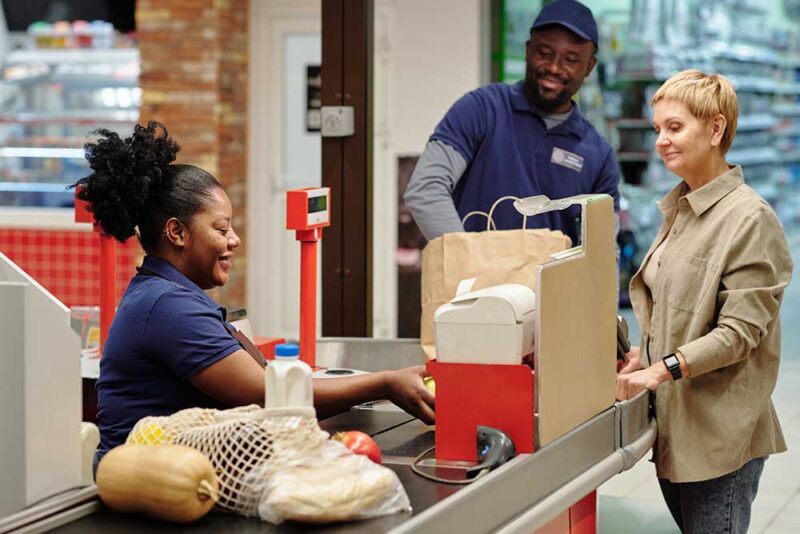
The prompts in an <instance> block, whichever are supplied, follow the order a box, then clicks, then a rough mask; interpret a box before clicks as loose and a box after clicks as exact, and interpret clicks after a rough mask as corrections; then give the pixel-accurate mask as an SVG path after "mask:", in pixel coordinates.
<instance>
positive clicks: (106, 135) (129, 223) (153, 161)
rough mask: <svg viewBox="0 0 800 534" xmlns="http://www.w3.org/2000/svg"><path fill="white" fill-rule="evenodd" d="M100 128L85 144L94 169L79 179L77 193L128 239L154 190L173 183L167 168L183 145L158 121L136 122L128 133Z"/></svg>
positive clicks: (108, 227)
mask: <svg viewBox="0 0 800 534" xmlns="http://www.w3.org/2000/svg"><path fill="white" fill-rule="evenodd" d="M95 133H96V134H98V135H99V139H98V140H97V141H96V142H94V143H87V144H86V145H85V150H86V159H87V160H88V162H89V167H90V168H91V169H92V171H93V172H92V174H90V175H89V176H86V177H84V178H81V179H80V180H78V181H77V182H76V184H75V186H79V187H80V190H79V192H78V198H80V199H81V200H85V201H88V202H89V203H90V204H91V206H90V210H91V211H92V213H93V214H94V219H95V222H97V223H98V224H100V226H101V227H102V228H103V230H104V231H105V233H107V234H109V235H112V236H114V237H115V238H116V239H117V240H119V241H125V240H126V239H128V238H129V237H131V236H133V235H134V233H135V228H136V226H137V224H138V223H139V217H140V215H141V213H142V208H143V207H144V205H145V204H146V203H147V202H148V200H149V199H150V198H151V195H157V194H158V191H159V189H160V188H162V187H167V186H168V185H169V184H167V183H166V181H167V180H168V179H169V178H168V173H167V172H166V171H167V168H168V167H169V165H170V164H171V163H172V162H173V161H175V157H176V155H177V153H178V151H179V150H180V146H179V145H178V144H177V143H176V142H175V141H173V140H172V138H170V137H169V134H168V132H167V129H166V128H165V127H164V125H163V124H161V123H158V122H155V121H149V122H148V123H147V126H141V125H138V124H137V125H136V126H135V127H134V129H133V134H132V135H131V136H130V137H127V138H125V139H122V138H120V136H119V134H117V133H116V132H113V131H110V130H107V129H101V130H97V131H96V132H95Z"/></svg>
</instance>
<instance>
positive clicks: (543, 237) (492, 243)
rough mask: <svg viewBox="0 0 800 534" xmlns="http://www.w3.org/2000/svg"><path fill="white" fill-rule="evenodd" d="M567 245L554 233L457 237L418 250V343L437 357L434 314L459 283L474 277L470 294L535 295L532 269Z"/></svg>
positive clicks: (443, 238) (567, 240) (512, 232)
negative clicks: (525, 291) (505, 287)
mask: <svg viewBox="0 0 800 534" xmlns="http://www.w3.org/2000/svg"><path fill="white" fill-rule="evenodd" d="M570 246H571V241H570V238H569V237H568V236H566V235H564V234H563V233H562V232H561V231H558V230H548V229H535V230H522V229H520V230H499V231H487V232H455V233H450V234H444V235H442V236H440V237H437V238H436V239H434V240H432V241H430V242H429V243H428V245H427V246H426V247H425V249H424V250H423V251H422V319H421V323H420V342H421V344H422V349H423V350H424V351H425V355H426V356H427V357H428V358H435V357H436V350H435V346H434V338H433V314H434V312H436V309H437V308H438V307H439V306H441V305H442V304H446V303H447V302H449V301H450V300H451V299H452V298H453V297H455V296H456V288H457V287H458V283H459V282H460V281H461V280H464V279H466V278H475V279H476V280H475V284H474V285H473V286H472V289H473V290H477V289H482V288H484V287H489V286H493V285H497V284H506V283H517V284H523V285H526V286H528V287H530V288H531V289H533V290H534V291H536V270H535V267H536V265H538V264H540V263H542V262H544V261H546V260H547V259H549V258H550V255H551V254H554V253H556V252H560V251H562V250H566V249H567V248H569V247H570Z"/></svg>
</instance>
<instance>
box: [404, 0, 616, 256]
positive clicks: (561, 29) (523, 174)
mask: <svg viewBox="0 0 800 534" xmlns="http://www.w3.org/2000/svg"><path fill="white" fill-rule="evenodd" d="M597 43H598V36H597V23H596V22H595V20H594V17H593V16H592V12H591V11H590V10H589V8H587V7H586V6H585V5H583V4H581V3H580V2H577V1H576V0H556V1H555V2H551V3H549V4H547V5H546V6H545V7H544V8H542V10H541V12H540V13H539V15H538V16H537V17H536V20H534V21H533V25H532V26H531V36H530V40H529V41H528V42H527V43H526V52H525V61H526V69H525V79H524V80H523V81H520V82H517V83H515V84H513V85H506V84H500V83H495V84H491V85H488V86H485V87H481V88H479V89H476V90H474V91H471V92H469V93H467V94H466V95H464V96H463V97H461V98H460V99H459V100H458V101H457V102H456V103H455V104H454V105H453V106H452V107H451V108H450V110H449V111H448V112H447V114H446V115H445V116H444V118H443V119H442V120H441V122H440V123H439V124H438V125H437V126H436V129H435V131H434V132H433V135H431V137H430V139H429V140H428V144H427V145H426V147H425V151H424V153H423V154H422V156H421V157H420V159H419V161H418V163H417V166H416V168H415V169H414V173H413V174H412V176H411V180H410V182H409V185H408V188H407V189H406V192H405V201H406V204H407V205H408V206H409V208H410V209H411V212H412V214H413V216H414V219H415V221H416V222H417V225H418V226H419V227H420V229H421V230H422V233H423V234H424V235H425V237H426V238H427V239H429V240H430V239H433V238H435V237H438V236H440V235H442V234H444V233H448V232H460V231H464V230H467V231H471V230H482V229H485V228H486V221H485V219H484V220H482V221H480V220H478V219H479V218H475V217H473V218H471V219H470V220H469V221H467V222H466V223H465V224H464V226H462V223H461V219H462V218H463V217H464V216H465V215H467V214H468V213H470V212H472V211H476V210H478V211H483V212H488V211H489V209H490V208H491V207H492V204H493V203H494V202H495V201H496V200H497V199H498V198H500V197H504V196H507V195H513V196H516V197H520V198H523V197H529V196H533V195H547V196H548V197H550V198H563V197H567V196H572V195H577V194H584V193H607V194H609V195H611V196H612V197H613V198H614V208H615V210H617V209H618V208H619V193H618V190H617V187H618V184H619V167H618V164H617V160H616V156H615V154H614V150H613V149H612V147H611V145H610V144H609V143H608V142H607V141H606V140H605V139H603V138H602V137H601V136H600V134H598V132H597V131H596V130H595V128H594V127H593V126H592V125H591V124H589V122H588V121H586V119H584V118H583V117H582V116H581V114H580V112H579V110H578V108H577V106H576V105H575V103H574V102H573V101H572V97H573V95H574V94H575V93H577V92H578V90H579V89H580V87H581V84H582V83H583V80H584V79H585V78H586V76H588V75H589V73H591V72H592V69H593V68H594V66H595V64H596V63H597V59H596V57H595V54H596V52H597ZM511 204H512V203H511V202H507V203H504V204H501V205H499V206H498V207H497V209H496V210H495V212H494V214H493V219H494V222H495V224H496V226H497V228H498V229H513V228H521V227H522V217H521V216H520V215H519V214H518V213H517V212H516V210H514V208H513V206H512V205H511ZM579 216H580V208H579V207H578V206H573V207H572V208H569V209H566V210H561V211H555V212H550V213H545V214H542V215H537V216H536V217H530V218H528V227H530V228H551V229H556V230H561V231H563V232H564V233H565V234H567V235H568V236H569V237H570V238H571V239H572V241H573V244H577V243H578V242H579V238H580V236H579V234H580V232H579V224H578V220H577V219H578V217H579Z"/></svg>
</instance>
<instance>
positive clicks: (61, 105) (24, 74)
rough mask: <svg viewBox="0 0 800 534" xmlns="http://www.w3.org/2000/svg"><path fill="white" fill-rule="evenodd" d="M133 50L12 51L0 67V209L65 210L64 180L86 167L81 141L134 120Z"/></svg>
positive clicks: (68, 197)
mask: <svg viewBox="0 0 800 534" xmlns="http://www.w3.org/2000/svg"><path fill="white" fill-rule="evenodd" d="M139 71H140V67H139V51H138V50H137V49H34V50H15V51H12V52H10V53H9V54H8V55H7V56H6V57H5V60H4V63H3V69H2V80H3V82H4V83H3V89H4V90H5V93H6V94H5V95H4V98H3V101H2V103H0V193H2V194H1V195H0V212H4V211H5V210H8V209H25V208H26V207H29V208H31V210H32V211H31V213H33V212H35V211H36V210H40V209H55V210H58V209H61V210H64V211H65V212H67V213H69V212H72V209H71V208H70V207H69V206H71V205H72V200H73V192H72V191H70V190H69V189H68V185H70V184H71V183H74V182H75V181H76V180H77V179H78V178H80V177H81V176H85V175H86V174H88V172H90V170H89V168H88V164H87V162H86V153H85V149H84V144H85V143H86V142H88V141H91V140H93V139H94V136H93V132H94V131H95V130H97V129H99V128H112V129H114V130H128V129H129V128H132V127H133V125H134V124H136V122H137V121H138V119H139V106H140V105H141V89H140V88H139V87H138V79H139Z"/></svg>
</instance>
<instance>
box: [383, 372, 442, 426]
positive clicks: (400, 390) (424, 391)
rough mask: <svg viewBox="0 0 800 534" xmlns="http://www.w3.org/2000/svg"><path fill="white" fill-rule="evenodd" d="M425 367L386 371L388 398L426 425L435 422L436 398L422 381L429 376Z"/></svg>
mask: <svg viewBox="0 0 800 534" xmlns="http://www.w3.org/2000/svg"><path fill="white" fill-rule="evenodd" d="M427 375H428V373H427V372H426V371H425V366H424V365H417V366H415V367H406V368H405V369H398V370H397V371H386V374H385V381H386V393H387V398H388V399H389V400H390V401H392V402H393V403H395V404H396V405H398V406H399V407H400V408H402V409H403V410H405V411H407V412H408V413H410V414H411V415H413V416H416V417H419V419H420V420H421V421H422V422H424V423H425V424H428V425H432V424H433V422H434V412H433V408H434V396H433V393H431V392H430V390H429V389H428V388H426V387H425V383H424V382H423V381H422V379H423V378H424V377H425V376H427Z"/></svg>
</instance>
